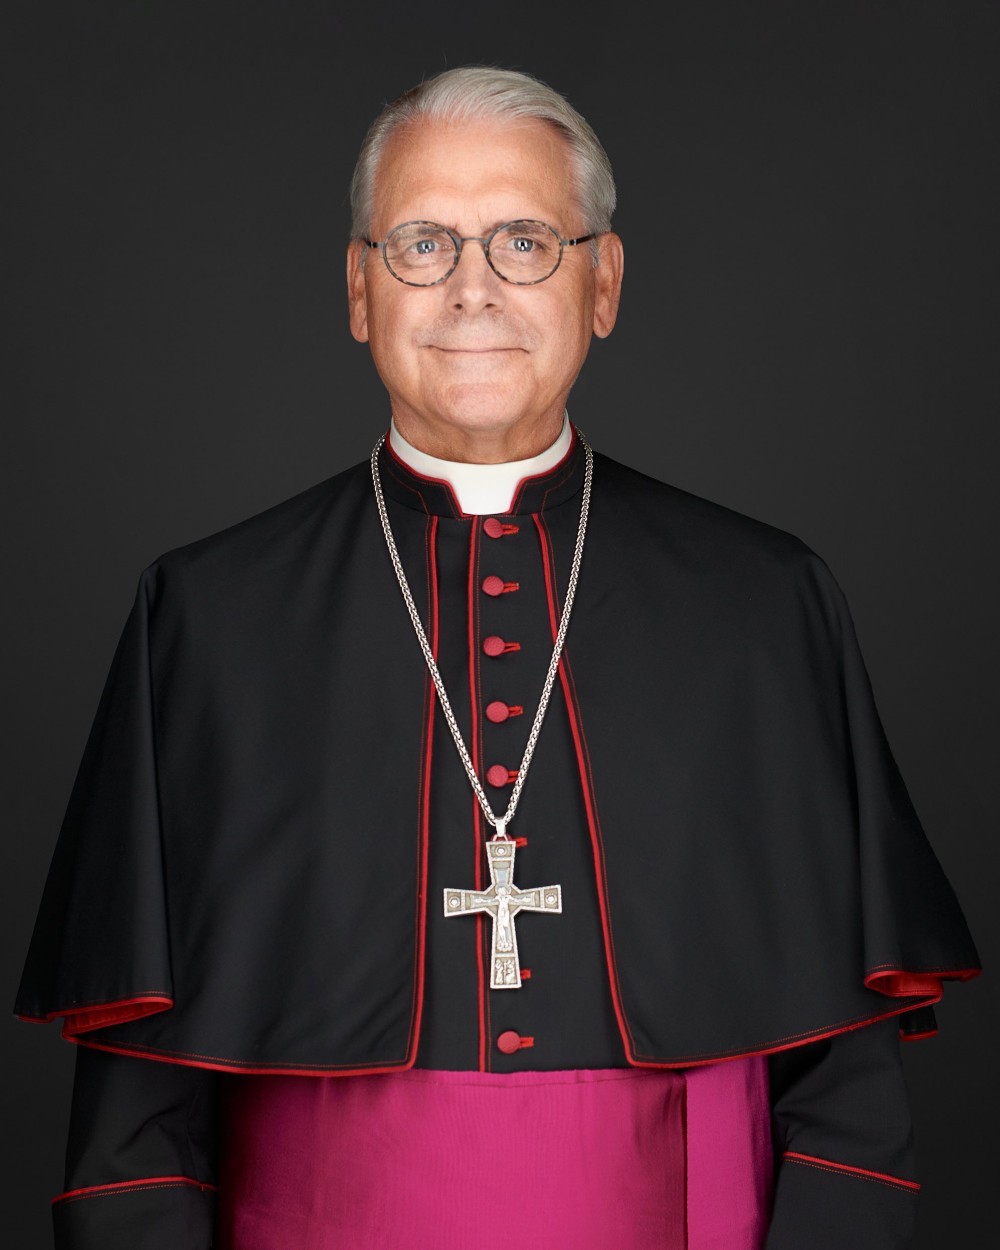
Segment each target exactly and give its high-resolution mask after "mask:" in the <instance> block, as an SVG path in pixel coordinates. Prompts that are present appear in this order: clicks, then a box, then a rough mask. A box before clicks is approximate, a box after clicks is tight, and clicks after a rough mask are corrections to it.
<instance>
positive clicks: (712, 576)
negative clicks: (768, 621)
mask: <svg viewBox="0 0 1000 1250" xmlns="http://www.w3.org/2000/svg"><path fill="white" fill-rule="evenodd" d="M598 483H600V485H598ZM602 495H603V497H604V499H605V500H606V504H607V506H606V508H602V507H601V505H600V503H598V500H599V499H600V497H601V496H602ZM594 504H595V505H597V506H596V507H595V508H594V511H595V513H596V514H597V515H598V516H601V518H602V520H605V521H606V523H607V526H608V529H609V530H610V531H611V534H612V536H613V540H614V541H615V542H616V543H618V544H620V545H621V546H622V547H628V548H632V549H636V548H638V555H639V558H640V559H641V560H648V561H652V562H654V563H655V564H660V563H661V562H662V561H666V562H667V563H669V565H670V566H671V567H672V568H673V569H675V570H679V571H682V572H683V573H685V574H686V575H687V578H688V580H689V582H690V584H691V586H692V587H699V588H705V589H707V588H708V587H709V586H715V587H716V588H718V589H719V590H722V589H723V588H725V592H726V593H727V594H732V595H734V596H736V597H738V598H740V599H744V600H746V601H751V600H752V601H754V602H755V603H756V604H757V605H758V606H759V607H764V606H765V605H771V606H774V607H779V606H780V607H783V608H784V609H786V610H788V609H796V608H797V609H799V610H801V609H802V607H803V606H808V607H809V609H810V611H814V612H817V613H819V614H820V615H821V616H823V617H825V618H826V619H827V621H828V622H829V623H831V624H832V623H833V622H834V621H836V620H838V619H839V618H840V617H841V616H842V614H843V613H844V611H845V610H846V604H845V601H844V595H843V591H842V590H841V588H840V586H839V584H838V583H837V581H836V578H835V577H834V575H833V573H832V572H831V570H830V568H829V566H828V565H827V564H826V562H825V561H824V559H823V558H822V557H821V556H820V555H819V554H818V553H817V552H816V551H814V550H813V549H812V548H811V547H810V546H809V545H808V544H807V543H805V542H803V540H802V539H801V538H799V537H798V536H797V535H795V534H792V533H789V532H788V531H787V530H783V529H780V528H779V527H777V526H774V525H769V524H768V523H767V522H765V521H760V520H757V519H756V518H754V517H751V516H747V515H746V514H744V513H742V512H737V511H736V510H734V509H732V508H727V507H726V506H725V505H723V504H719V503H715V502H713V501H712V500H710V499H706V498H704V497H702V496H700V495H695V494H692V493H691V492H689V491H685V490H682V489H681V488H680V487H677V486H673V485H671V484H669V483H667V482H662V481H659V480H658V479H656V478H653V477H650V476H648V475H647V474H645V473H641V472H639V471H638V470H637V469H633V468H631V467H629V466H628V465H624V464H621V463H619V462H618V461H616V460H612V459H611V458H610V457H608V456H604V455H596V454H595V473H594Z"/></svg>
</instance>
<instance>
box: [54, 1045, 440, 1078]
mask: <svg viewBox="0 0 1000 1250" xmlns="http://www.w3.org/2000/svg"><path fill="white" fill-rule="evenodd" d="M67 1040H68V1041H71V1042H73V1043H74V1044H75V1045H77V1046H87V1047H89V1048H90V1049H91V1050H103V1051H106V1052H107V1053H108V1054H109V1055H130V1056H131V1057H132V1058H133V1059H153V1060H155V1061H156V1062H157V1063H173V1064H176V1065H177V1066H178V1067H180V1068H205V1069H206V1070H207V1071H210V1072H242V1073H244V1074H245V1075H246V1076H317V1077H320V1076H367V1075H368V1074H370V1073H372V1072H406V1071H408V1070H409V1069H410V1068H412V1067H413V1061H414V1059H415V1058H416V1054H415V1053H414V1054H413V1055H410V1056H408V1057H406V1058H403V1059H387V1060H385V1061H384V1062H382V1063H379V1062H376V1063H367V1064H359V1063H355V1064H350V1063H347V1064H336V1063H332V1064H327V1065H325V1066H324V1065H322V1064H309V1063H284V1064H280V1063H275V1064H269V1065H262V1066H260V1067H257V1066H255V1065H254V1064H253V1063H252V1062H251V1061H250V1060H248V1059H223V1058H220V1057H219V1056H217V1055H191V1054H187V1053H186V1052H185V1051H167V1050H157V1049H156V1048H155V1047H153V1046H143V1045H140V1044H139V1043H137V1042H133V1043H132V1045H130V1046H118V1045H112V1044H111V1043H109V1042H94V1041H90V1040H85V1039H84V1038H82V1037H71V1038H68V1039H67Z"/></svg>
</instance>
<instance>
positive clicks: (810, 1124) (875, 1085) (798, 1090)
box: [766, 1019, 920, 1250]
mask: <svg viewBox="0 0 1000 1250" xmlns="http://www.w3.org/2000/svg"><path fill="white" fill-rule="evenodd" d="M769 1072H770V1079H771V1112H772V1130H773V1134H774V1144H775V1159H776V1174H775V1191H774V1203H773V1208H772V1213H771V1222H770V1227H769V1231H768V1237H767V1242H766V1250H802V1247H803V1246H808V1247H809V1250H844V1247H845V1246H850V1247H851V1248H852V1250H907V1247H909V1246H911V1244H912V1238H913V1232H914V1226H915V1220H916V1205H917V1202H916V1199H917V1194H918V1191H919V1189H920V1186H919V1185H918V1184H917V1182H916V1180H914V1171H915V1167H914V1156H913V1131H912V1125H911V1120H910V1109H909V1100H908V1097H907V1092H906V1085H905V1082H904V1079H903V1070H902V1064H901V1062H900V1053H899V1036H898V1030H897V1022H896V1021H895V1020H892V1019H889V1020H881V1021H877V1022H876V1023H874V1024H871V1025H868V1026H867V1027H865V1028H860V1029H854V1030H853V1031H851V1032H848V1033H840V1034H838V1035H836V1036H834V1037H832V1038H828V1039H825V1040H823V1041H819V1042H812V1043H810V1044H809V1045H806V1046H799V1047H795V1048H793V1049H791V1050H785V1051H779V1052H778V1053H777V1054H774V1055H771V1056H770V1059H769Z"/></svg>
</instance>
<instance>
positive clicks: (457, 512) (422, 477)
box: [382, 428, 473, 520]
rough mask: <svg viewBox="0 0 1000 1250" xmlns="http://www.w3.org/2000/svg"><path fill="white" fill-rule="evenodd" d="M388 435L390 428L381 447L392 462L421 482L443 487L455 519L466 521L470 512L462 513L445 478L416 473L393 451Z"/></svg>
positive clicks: (460, 506) (456, 497)
mask: <svg viewBox="0 0 1000 1250" xmlns="http://www.w3.org/2000/svg"><path fill="white" fill-rule="evenodd" d="M390 434H391V428H390V430H387V431H386V436H385V442H384V443H383V444H382V445H383V447H385V449H386V451H387V452H388V453H389V455H390V456H392V458H393V460H395V462H396V463H397V464H398V465H400V466H401V467H402V468H404V469H405V470H406V472H407V473H412V474H413V476H414V477H415V478H418V479H419V480H420V481H421V482H430V483H432V484H433V485H434V486H443V487H444V489H445V490H446V491H447V492H448V496H449V498H450V499H451V506H452V507H453V508H454V510H455V515H456V516H457V517H461V518H462V519H463V520H468V518H469V517H471V516H472V515H473V514H472V513H471V512H463V511H462V505H461V504H460V503H459V502H458V496H457V495H456V494H455V491H454V489H453V487H452V484H451V482H449V481H448V479H447V478H446V477H429V476H428V475H427V474H426V473H418V472H417V470H416V469H415V468H414V467H413V466H412V465H410V464H407V463H406V461H405V460H404V459H403V457H402V456H401V455H400V454H399V453H398V452H397V451H396V450H395V449H394V447H393V445H392V443H391V442H390V441H389V438H390Z"/></svg>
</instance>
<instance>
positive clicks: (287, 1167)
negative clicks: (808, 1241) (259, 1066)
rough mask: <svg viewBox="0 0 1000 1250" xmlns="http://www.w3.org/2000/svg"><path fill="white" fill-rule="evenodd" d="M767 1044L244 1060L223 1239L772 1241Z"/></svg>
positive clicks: (295, 1245)
mask: <svg viewBox="0 0 1000 1250" xmlns="http://www.w3.org/2000/svg"><path fill="white" fill-rule="evenodd" d="M769 1124H770V1111H769V1102H768V1089H767V1066H766V1061H765V1060H762V1059H751V1060H739V1061H735V1062H732V1063H723V1064H713V1065H710V1066H706V1067H704V1068H693V1069H688V1070H687V1071H679V1072H673V1071H654V1070H648V1069H638V1068H612V1069H603V1070H595V1071H567V1072H523V1073H517V1074H513V1075H496V1074H492V1073H484V1072H438V1071H428V1070H422V1069H413V1070H411V1071H407V1072H397V1073H384V1074H373V1075H365V1076H353V1077H332V1078H322V1077H319V1078H317V1077H297V1076H270V1077H238V1078H234V1079H233V1080H232V1082H231V1083H230V1097H229V1101H228V1105H227V1110H226V1136H225V1140H226V1146H225V1157H224V1160H223V1181H222V1184H221V1185H220V1193H219V1197H220V1200H221V1213H220V1237H221V1245H222V1247H223V1250H395V1248H396V1247H399V1248H400V1250H402V1248H404V1247H405V1250H431V1247H435V1248H436V1250H450V1248H454V1250H469V1248H470V1247H475V1248H476V1250H510V1247H511V1246H518V1247H523V1248H524V1250H570V1247H572V1250H759V1248H760V1247H761V1246H762V1244H763V1237H764V1233H765V1230H766V1226H767V1210H768V1203H769V1196H770V1182H771V1143H770V1128H769Z"/></svg>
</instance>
